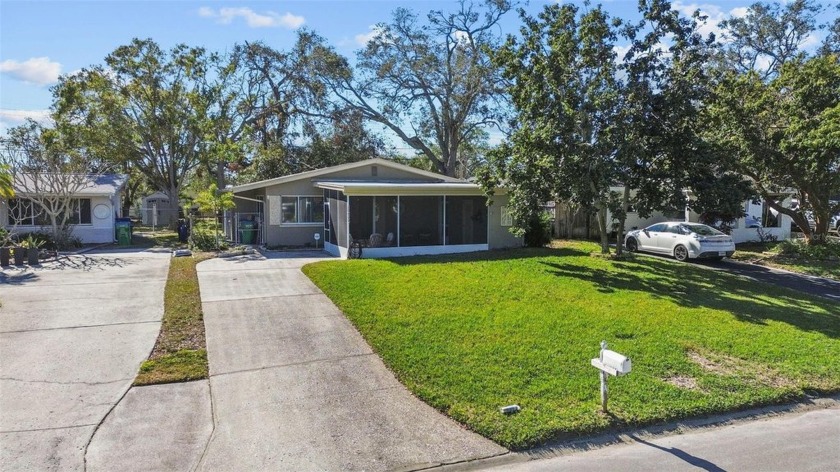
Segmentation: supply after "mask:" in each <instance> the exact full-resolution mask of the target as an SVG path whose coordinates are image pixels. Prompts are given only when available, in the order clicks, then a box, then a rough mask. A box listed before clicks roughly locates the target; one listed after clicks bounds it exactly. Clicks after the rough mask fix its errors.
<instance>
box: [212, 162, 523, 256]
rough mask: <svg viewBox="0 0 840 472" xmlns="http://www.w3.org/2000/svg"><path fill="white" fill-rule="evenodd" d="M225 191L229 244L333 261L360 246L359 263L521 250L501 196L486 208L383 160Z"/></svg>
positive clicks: (448, 180) (459, 186) (475, 195)
mask: <svg viewBox="0 0 840 472" xmlns="http://www.w3.org/2000/svg"><path fill="white" fill-rule="evenodd" d="M227 190H228V191H230V192H231V193H233V197H234V201H235V202H236V208H235V209H234V210H231V211H228V212H226V216H225V229H226V233H227V236H228V238H229V239H231V240H233V241H236V242H240V241H245V242H253V243H259V244H264V245H266V246H267V247H290V246H310V247H323V248H324V249H325V250H326V251H327V252H329V253H330V254H333V255H336V256H339V257H347V256H348V254H349V252H350V249H351V247H353V248H356V247H361V248H362V257H395V256H409V255H419V254H444V253H456V252H470V251H481V250H487V249H495V248H505V247H520V246H522V245H523V240H522V238H521V237H517V236H514V235H513V234H512V233H511V232H510V231H509V230H510V227H511V226H512V221H511V220H510V214H509V213H508V212H507V211H506V203H507V195H506V193H505V191H504V189H498V190H497V191H496V193H495V196H494V197H492V200H491V202H492V203H491V204H490V205H487V198H486V197H485V196H484V194H483V192H482V190H481V188H480V187H479V186H478V185H476V184H475V183H472V182H468V181H466V180H462V179H456V178H454V177H447V176H443V175H440V174H436V173H434V172H428V171H425V170H421V169H417V168H414V167H411V166H407V165H403V164H399V163H396V162H393V161H390V160H387V159H381V158H374V159H367V160H364V161H360V162H353V163H349V164H342V165H338V166H334V167H327V168H324V169H317V170H312V171H308V172H302V173H299V174H294V175H287V176H283V177H278V178H275V179H269V180H263V181H260V182H254V183H249V184H244V185H239V186H235V187H231V188H228V189H227ZM251 228H253V229H251ZM250 231H255V232H256V235H254V234H251V235H250V236H249V235H248V232H250ZM254 236H256V237H254Z"/></svg>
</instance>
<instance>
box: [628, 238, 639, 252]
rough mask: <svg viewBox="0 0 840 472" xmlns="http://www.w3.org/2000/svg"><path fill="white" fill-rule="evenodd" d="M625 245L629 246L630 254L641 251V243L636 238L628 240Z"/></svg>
mask: <svg viewBox="0 0 840 472" xmlns="http://www.w3.org/2000/svg"><path fill="white" fill-rule="evenodd" d="M625 245H626V246H627V250H628V251H630V252H636V251H638V250H639V243H638V242H637V241H636V239H635V238H630V239H628V240H627V243H626V244H625Z"/></svg>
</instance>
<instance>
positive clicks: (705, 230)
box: [682, 224, 723, 236]
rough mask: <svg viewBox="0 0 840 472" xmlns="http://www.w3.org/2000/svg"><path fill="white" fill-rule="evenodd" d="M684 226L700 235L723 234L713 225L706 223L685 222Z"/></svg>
mask: <svg viewBox="0 0 840 472" xmlns="http://www.w3.org/2000/svg"><path fill="white" fill-rule="evenodd" d="M682 227H683V228H686V229H687V230H689V231H691V232H692V233H696V234H699V235H700V236H715V235H718V234H723V233H721V232H720V231H718V230H716V229H714V228H712V227H711V226H706V225H690V224H684V225H682Z"/></svg>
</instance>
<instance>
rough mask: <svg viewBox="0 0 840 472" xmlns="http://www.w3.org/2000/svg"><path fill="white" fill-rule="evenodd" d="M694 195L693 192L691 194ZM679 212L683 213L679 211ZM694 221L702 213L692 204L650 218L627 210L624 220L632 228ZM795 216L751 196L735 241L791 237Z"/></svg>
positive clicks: (785, 198) (787, 199)
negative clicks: (754, 199) (783, 212)
mask: <svg viewBox="0 0 840 472" xmlns="http://www.w3.org/2000/svg"><path fill="white" fill-rule="evenodd" d="M611 190H612V191H614V192H619V193H621V192H623V191H624V188H623V187H612V188H611ZM687 197H688V198H691V195H688V196H687ZM780 197H782V198H783V199H782V205H783V206H786V207H789V206H790V204H791V196H790V195H780ZM677 213H679V214H677ZM676 220H682V221H692V222H699V221H700V215H699V214H697V213H694V212H692V211H691V210H689V209H688V208H686V209H685V210H684V211H680V212H676V213H674V214H665V213H663V212H658V211H657V212H653V213H652V214H651V215H650V216H649V217H648V218H641V217H640V216H639V214H638V213H636V212H635V211H632V208H631V211H629V212H627V219H626V220H625V223H624V230H625V232H626V231H630V230H633V229H639V228H645V227H648V226H650V225H652V224H656V223H660V222H663V221H676ZM607 221H612V214H610V213H608V214H607ZM791 222H792V220H791V218H790V217H789V216H787V215H782V214H779V213H778V212H776V211H775V210H773V209H772V208H770V206H769V205H767V203H765V202H759V203H753V202H752V201H751V200H746V201H744V216H743V217H741V218H738V219H737V220H735V222H734V223H733V224H732V231H731V233H730V235H731V236H732V239H733V241H735V244H739V243H745V242H751V241H755V242H757V241H760V240H761V235H762V234H763V235H765V237H766V236H771V237H775V238H776V240H778V241H782V240H785V239H789V238H790V227H791Z"/></svg>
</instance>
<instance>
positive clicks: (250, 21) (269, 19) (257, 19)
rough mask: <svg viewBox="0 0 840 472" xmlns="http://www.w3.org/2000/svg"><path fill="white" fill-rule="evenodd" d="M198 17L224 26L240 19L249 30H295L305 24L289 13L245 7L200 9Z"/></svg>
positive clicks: (304, 20) (298, 17) (303, 20)
mask: <svg viewBox="0 0 840 472" xmlns="http://www.w3.org/2000/svg"><path fill="white" fill-rule="evenodd" d="M198 16H201V17H203V18H215V19H216V21H217V22H219V23H221V24H224V25H228V24H230V23H232V22H233V21H234V20H235V19H237V18H242V19H244V20H245V23H246V24H247V25H248V26H249V27H251V28H276V27H283V28H287V29H296V28H299V27H300V26H301V25H303V24H304V23H305V22H306V19H305V18H304V17H302V16H298V15H293V14H291V13H289V12H286V13H285V14H283V15H281V14H279V13H276V12H273V11H266V12H263V13H257V12H255V11H254V10H251V9H250V8H246V7H239V8H220V9H219V10H214V9H212V8H210V7H201V8H199V9H198Z"/></svg>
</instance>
